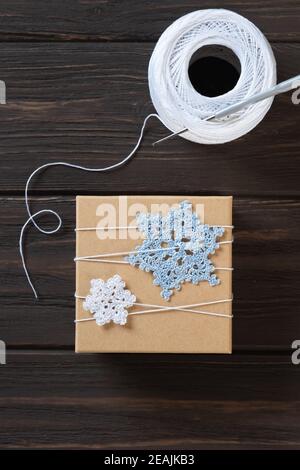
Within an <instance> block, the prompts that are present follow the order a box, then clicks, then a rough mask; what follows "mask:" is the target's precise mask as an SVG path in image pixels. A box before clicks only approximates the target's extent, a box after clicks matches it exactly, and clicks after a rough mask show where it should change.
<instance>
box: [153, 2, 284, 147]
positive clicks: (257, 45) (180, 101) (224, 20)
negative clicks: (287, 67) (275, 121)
mask: <svg viewBox="0 0 300 470" xmlns="http://www.w3.org/2000/svg"><path fill="white" fill-rule="evenodd" d="M206 46H210V47H213V46H214V48H215V49H216V50H217V51H218V52H217V53H216V56H217V57H221V58H222V54H223V57H224V48H228V49H230V50H231V51H232V52H233V53H234V54H235V55H236V57H237V62H238V61H239V62H240V68H241V74H240V78H239V80H238V82H237V84H236V86H235V87H234V88H233V89H232V90H230V91H229V92H228V93H225V94H223V95H220V96H216V97H208V96H203V95H201V94H200V93H199V92H197V91H196V90H195V89H194V88H193V86H192V84H191V82H190V79H189V73H188V69H189V65H190V61H191V59H192V57H193V55H194V54H195V52H197V51H199V53H202V56H203V57H205V49H203V48H204V47H206ZM222 51H223V52H222ZM209 55H210V56H211V55H212V54H211V52H210V53H209ZM202 73H203V74H205V69H204V70H203V72H202ZM148 81H149V88H150V94H151V98H152V102H153V104H154V106H155V108H156V111H157V113H158V114H159V116H161V118H162V119H163V122H164V123H165V125H166V127H168V129H170V130H171V131H172V132H178V131H180V130H182V129H189V131H188V132H185V133H184V134H182V137H183V138H185V139H188V140H191V141H193V142H197V143H202V144H217V143H224V142H229V141H231V140H234V139H237V138H239V137H241V136H242V135H244V134H246V133H248V132H250V131H251V130H252V129H253V128H254V127H255V126H256V125H257V124H258V123H259V122H260V121H261V120H262V119H263V118H264V116H265V114H266V113H267V112H268V110H269V108H270V106H271V104H272V102H273V97H272V98H268V99H265V100H264V101H260V102H258V103H256V104H252V105H250V106H248V107H246V108H243V109H241V110H240V111H238V112H236V113H234V114H231V115H230V116H228V117H226V118H222V119H214V120H212V121H205V119H207V118H208V117H210V116H213V115H214V114H215V113H216V112H218V111H222V110H224V109H226V108H227V107H228V106H230V105H234V104H237V103H240V102H241V101H243V100H245V99H247V98H250V97H251V96H253V95H255V94H257V93H262V92H264V91H266V90H268V89H269V88H272V87H273V86H274V85H275V84H276V62H275V58H274V55H273V52H272V49H271V46H270V44H269V42H268V41H267V39H266V38H265V36H264V35H263V34H262V33H261V31H259V29H258V28H257V27H256V26H255V25H254V24H253V23H251V22H250V21H248V20H247V19H246V18H243V17H242V16H240V15H238V14H237V13H234V12H232V11H229V10H224V9H208V10H199V11H195V12H192V13H190V14H188V15H185V16H183V17H181V18H179V19H178V20H177V21H175V22H174V23H173V24H172V25H171V26H169V27H168V28H167V29H166V30H165V31H164V33H163V34H162V35H161V37H160V39H159V41H158V42H157V44H156V46H155V49H154V51H153V54H152V57H151V60H150V63H149V69H148Z"/></svg>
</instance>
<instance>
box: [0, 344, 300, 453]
mask: <svg viewBox="0 0 300 470" xmlns="http://www.w3.org/2000/svg"><path fill="white" fill-rule="evenodd" d="M0 380H1V387H0V410H1V427H0V445H1V448H2V449H3V448H14V447H21V448H25V447H26V448H39V447H43V448H82V449H85V448H95V449H96V448H97V449H101V448H103V449H116V448H117V449H138V448H141V449H147V448H149V449H150V448H170V449H176V448H177V449H178V448H179V449H190V448H192V449H203V448H204V449H205V448H211V449H213V448H215V449H218V448H220V449H244V448H252V449H253V448H255V449H258V448H259V449H262V448H268V449H276V448H278V449H285V448H286V449H288V448H290V449H295V448H300V438H299V436H300V419H299V418H300V406H299V403H300V402H299V387H300V367H299V366H298V367H297V366H293V365H292V364H291V359H290V357H289V356H279V355H274V356H273V355H271V356H252V355H250V356H247V355H242V356H239V355H235V356H232V357H230V356H228V357H224V356H223V357H220V356H216V357H207V356H197V355H195V356H193V355H191V356H182V355H179V356H178V355H175V356H174V355H173V356H172V355H165V356H164V355H117V356H115V355H75V354H73V353H71V352H65V353H57V352H55V353H53V354H51V353H50V354H49V353H48V354H46V353H31V352H28V353H26V352H23V351H22V352H19V353H17V352H12V353H8V356H7V364H6V365H5V366H1V379H0Z"/></svg>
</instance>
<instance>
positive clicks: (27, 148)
mask: <svg viewBox="0 0 300 470" xmlns="http://www.w3.org/2000/svg"><path fill="white" fill-rule="evenodd" d="M1 49H2V52H1V54H2V61H1V63H0V77H1V79H3V80H5V81H6V82H7V95H8V98H7V99H8V102H7V104H6V105H5V106H1V107H0V119H1V128H0V141H1V145H0V159H1V162H2V171H1V173H0V191H1V192H2V193H5V192H8V193H10V194H15V193H16V192H18V193H21V192H22V193H23V189H24V184H25V181H26V178H27V177H28V176H29V174H30V172H31V171H32V170H33V169H35V168H36V167H37V166H38V165H41V164H44V163H46V162H53V161H57V160H62V161H68V162H75V163H81V164H85V165H90V166H93V167H97V166H98V167H99V166H100V167H101V166H105V165H107V164H112V163H116V162H117V161H119V160H120V159H121V158H122V157H124V156H125V155H127V154H128V152H129V151H130V150H131V149H132V148H133V146H134V145H135V143H136V140H137V136H138V133H139V130H140V127H141V123H142V121H143V119H144V118H145V116H146V115H147V114H148V113H149V112H152V111H153V108H152V105H151V102H150V97H149V92H148V84H147V73H146V70H147V64H148V60H149V57H150V54H151V51H152V49H153V45H149V44H81V43H79V44H77V43H76V44H73V43H72V44H69V43H68V44H56V43H55V44H6V45H3V46H2V48H1ZM274 51H275V54H276V57H277V61H278V70H279V79H280V80H281V79H286V78H288V77H290V76H293V75H295V74H297V73H298V71H299V70H298V64H299V59H300V44H299V45H298V44H297V45H295V44H293V45H290V44H277V45H275V47H274ZM298 130H299V106H296V105H293V104H292V102H291V97H290V94H285V95H282V96H280V97H278V98H276V101H275V103H274V105H273V107H272V109H271V110H270V112H269V114H268V115H267V117H266V118H265V119H264V121H263V122H262V123H261V124H260V125H259V126H258V127H257V128H256V129H255V130H254V131H252V132H251V133H249V134H248V135H246V136H244V137H243V138H241V139H239V140H237V141H234V142H231V143H228V144H225V145H211V146H209V145H206V146H204V145H198V144H194V143H191V142H187V141H185V140H183V139H180V138H177V139H174V140H172V141H170V142H168V143H165V144H162V145H161V146H158V147H156V148H153V147H152V145H151V144H152V142H153V141H155V140H156V139H157V138H159V137H161V136H163V135H165V134H166V129H165V128H163V126H161V125H160V124H159V123H158V122H152V123H151V124H149V130H148V132H147V135H146V137H145V140H144V142H143V144H142V147H141V149H140V151H139V153H138V155H137V156H136V157H135V159H134V160H133V162H132V163H131V164H130V165H128V166H127V167H125V168H124V169H122V170H121V171H117V172H111V173H110V174H102V175H100V176H99V175H96V174H94V175H91V174H89V175H88V176H87V175H86V174H83V173H82V172H74V171H71V170H68V169H60V171H59V172H58V171H56V170H55V169H51V170H50V171H48V172H45V173H44V174H43V175H41V176H40V177H39V178H38V181H37V182H36V184H34V185H33V187H32V190H33V191H35V192H36V193H37V194H39V193H44V194H61V193H62V192H63V193H69V194H77V193H78V192H83V191H84V192H86V193H89V194H97V193H98V192H99V184H100V185H101V191H102V192H103V193H104V192H106V193H107V194H112V193H115V192H116V191H117V192H124V193H129V192H131V193H141V192H143V193H150V192H152V193H160V192H166V193H169V194H174V193H176V192H177V191H178V188H180V190H181V191H183V192H187V191H189V192H190V193H194V194H222V195H231V194H233V195H254V196H256V195H272V196H275V197H277V196H278V195H280V196H283V195H285V196H292V195H299V194H300V186H299V177H300V172H299V168H300V165H299V161H300V142H299V137H298ZM99 182H100V183H99ZM166 182H167V184H166Z"/></svg>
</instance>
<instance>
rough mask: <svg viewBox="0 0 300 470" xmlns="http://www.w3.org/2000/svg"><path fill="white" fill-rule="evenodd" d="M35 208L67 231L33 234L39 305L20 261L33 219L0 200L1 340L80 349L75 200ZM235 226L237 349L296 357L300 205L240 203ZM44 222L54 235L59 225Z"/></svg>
mask: <svg viewBox="0 0 300 470" xmlns="http://www.w3.org/2000/svg"><path fill="white" fill-rule="evenodd" d="M137 192H138V189H137ZM32 202H33V204H32V208H33V210H39V209H41V208H45V207H47V208H51V209H54V210H58V212H59V213H60V214H61V215H62V217H63V221H64V223H63V229H62V230H61V232H59V233H58V234H56V235H54V236H52V237H47V236H44V235H41V234H39V233H37V232H36V231H35V230H33V229H32V228H31V229H29V230H28V231H27V238H26V242H25V246H26V258H27V261H28V267H29V269H30V272H31V274H32V278H33V280H34V282H35V284H36V287H37V289H38V291H39V292H40V296H41V298H40V300H39V301H38V302H36V301H34V299H33V296H32V293H31V291H30V289H29V286H28V285H27V281H26V279H25V276H24V274H23V271H22V268H21V263H20V259H19V255H18V239H17V237H18V234H19V230H20V224H21V222H22V221H23V220H24V219H25V216H26V215H25V209H24V203H23V200H22V199H21V198H14V197H9V198H5V197H2V198H1V199H0V217H1V220H2V221H3V223H4V224H5V231H3V232H2V234H1V238H0V257H1V260H2V263H1V264H0V277H1V279H2V282H1V284H0V296H1V298H2V299H1V317H0V330H1V337H2V339H4V340H5V341H6V342H7V343H8V344H9V345H10V346H12V347H16V346H18V347H21V346H24V347H30V345H36V346H40V347H51V348H54V347H66V346H67V347H70V348H73V347H74V325H73V319H74V315H75V312H74V297H73V294H74V289H75V287H74V286H75V266H74V262H73V258H74V256H75V233H74V227H75V223H76V221H75V200H74V198H72V197H55V198H49V199H47V198H37V199H34V201H32ZM233 220H234V225H235V231H234V239H235V242H234V250H233V253H234V258H233V265H234V268H235V271H234V274H233V290H234V306H233V310H234V322H233V325H234V334H233V341H234V348H236V350H239V349H247V350H251V349H256V350H270V349H274V350H280V349H284V350H289V349H290V345H291V343H292V341H293V340H294V339H296V337H295V335H296V336H297V331H298V332H299V331H300V317H299V314H298V313H299V312H298V305H299V302H300V292H299V286H298V279H299V274H300V273H299V269H300V268H299V261H300V258H299V250H298V247H299V243H300V235H299V229H298V228H299V223H300V201H299V200H286V199H284V200H278V199H277V200H273V199H266V200H262V199H239V198H237V199H235V200H234V214H233ZM41 222H42V223H47V224H48V225H47V227H49V228H50V227H51V222H52V223H53V219H52V221H51V219H50V218H49V219H48V220H45V221H42V220H41Z"/></svg>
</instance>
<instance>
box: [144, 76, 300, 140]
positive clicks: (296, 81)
mask: <svg viewBox="0 0 300 470" xmlns="http://www.w3.org/2000/svg"><path fill="white" fill-rule="evenodd" d="M298 87H300V75H297V76H296V77H293V78H290V79H289V80H285V81H284V82H281V83H279V84H278V85H275V86H274V87H272V88H270V89H269V90H266V91H263V92H262V93H257V94H256V95H253V96H251V97H250V98H247V99H246V100H243V101H241V102H240V103H237V104H233V105H231V106H228V107H227V108H225V109H223V110H221V111H219V112H217V113H215V114H213V115H212V116H209V117H207V118H205V119H202V121H211V120H212V119H216V118H222V117H225V116H229V115H230V114H232V113H235V112H237V111H240V110H241V109H243V108H245V107H246V106H248V105H251V104H254V103H257V102H258V101H262V100H265V99H266V98H270V97H271V96H276V95H280V94H281V93H286V92H287V91H290V90H294V89H295V88H298ZM188 130H189V129H187V128H185V129H181V130H180V131H177V132H173V133H172V134H169V135H167V136H166V137H163V138H162V139H160V140H157V141H156V142H154V143H153V144H152V145H156V144H160V143H161V142H164V141H166V140H169V139H172V138H173V137H175V136H177V135H181V134H183V133H184V132H187V131H188Z"/></svg>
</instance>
